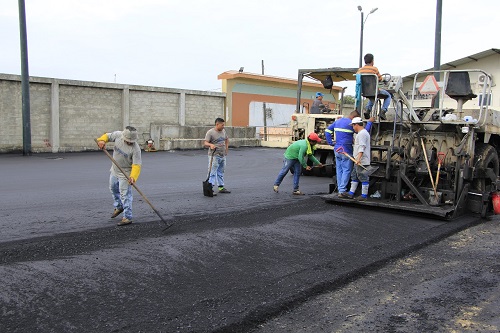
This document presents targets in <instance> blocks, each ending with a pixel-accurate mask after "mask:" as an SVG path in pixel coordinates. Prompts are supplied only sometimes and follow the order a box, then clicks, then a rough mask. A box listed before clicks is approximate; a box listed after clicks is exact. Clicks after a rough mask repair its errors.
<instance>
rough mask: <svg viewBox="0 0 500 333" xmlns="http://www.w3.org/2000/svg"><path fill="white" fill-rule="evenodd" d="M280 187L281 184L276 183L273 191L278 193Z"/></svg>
mask: <svg viewBox="0 0 500 333" xmlns="http://www.w3.org/2000/svg"><path fill="white" fill-rule="evenodd" d="M278 188H279V186H278V185H274V186H273V191H274V192H276V193H278Z"/></svg>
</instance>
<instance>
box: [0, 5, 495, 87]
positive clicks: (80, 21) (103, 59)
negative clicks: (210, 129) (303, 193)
mask: <svg viewBox="0 0 500 333" xmlns="http://www.w3.org/2000/svg"><path fill="white" fill-rule="evenodd" d="M25 2H26V20H27V31H28V54H29V72H30V75H31V76H42V77H55V78H62V79H74V80H84V81H99V82H117V83H126V84H137V85H149V86H160V87H171V88H184V89H196V90H213V91H220V88H221V82H220V81H219V80H217V75H218V74H220V73H222V72H224V71H227V70H237V69H239V68H240V67H241V66H243V67H244V68H245V72H252V73H260V72H261V61H262V60H264V65H265V73H266V74H268V75H273V76H280V77H287V78H294V79H295V78H296V77H297V70H298V69H299V68H323V67H357V66H358V62H359V39H360V25H361V24H360V12H359V11H358V9H357V6H358V5H361V6H362V7H363V11H364V13H365V17H366V15H367V14H368V13H369V12H370V10H371V9H373V8H378V10H377V11H376V12H374V13H373V14H371V15H369V16H368V18H367V21H366V24H365V30H364V47H363V50H364V53H366V52H371V53H373V54H375V65H376V66H378V67H379V68H380V70H381V72H383V73H390V74H392V75H407V74H411V73H414V72H416V71H419V70H423V69H427V68H431V67H433V63H434V31H435V19H436V0H420V1H405V0H355V1H351V0H344V1H340V0H329V1H326V0H308V1H303V0H302V1H298V0H288V1H285V0H252V1H242V0H211V1H207V0H44V1H42V0H25ZM499 12H500V1H498V0H476V1H466V0H453V1H452V0H443V18H442V44H441V45H442V51H441V63H445V62H448V61H452V60H456V59H459V58H462V57H465V56H468V55H471V54H474V53H477V52H480V51H484V50H486V49H491V48H499V47H500V45H499V37H498V35H497V34H498V25H497V21H496V17H497V16H498V13H499ZM0 40H1V45H2V47H1V52H0V73H6V74H20V73H21V65H20V47H19V12H18V1H15V0H0Z"/></svg>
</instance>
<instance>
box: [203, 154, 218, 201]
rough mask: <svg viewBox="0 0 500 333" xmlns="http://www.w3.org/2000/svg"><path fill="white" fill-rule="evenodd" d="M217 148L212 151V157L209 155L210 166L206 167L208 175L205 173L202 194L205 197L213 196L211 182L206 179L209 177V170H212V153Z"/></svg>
mask: <svg viewBox="0 0 500 333" xmlns="http://www.w3.org/2000/svg"><path fill="white" fill-rule="evenodd" d="M216 150H217V148H215V149H214V152H213V153H212V157H210V166H209V167H208V175H207V180H205V181H204V182H203V195H204V196H206V197H213V196H214V188H213V185H212V183H210V182H209V181H208V179H209V178H210V171H212V162H213V160H214V154H215V151H216Z"/></svg>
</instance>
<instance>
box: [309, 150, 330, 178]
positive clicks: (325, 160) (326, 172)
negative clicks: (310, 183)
mask: <svg viewBox="0 0 500 333" xmlns="http://www.w3.org/2000/svg"><path fill="white" fill-rule="evenodd" d="M333 156H334V155H333V152H330V151H322V152H316V153H315V154H314V157H316V159H317V160H318V161H320V163H321V164H333ZM313 172H314V175H315V176H317V177H332V176H333V167H332V165H330V166H325V167H323V168H314V169H313Z"/></svg>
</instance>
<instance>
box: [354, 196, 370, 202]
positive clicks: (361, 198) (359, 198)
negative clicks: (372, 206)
mask: <svg viewBox="0 0 500 333" xmlns="http://www.w3.org/2000/svg"><path fill="white" fill-rule="evenodd" d="M355 200H356V201H367V200H368V197H364V196H362V195H360V196H359V197H356V199H355Z"/></svg>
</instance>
